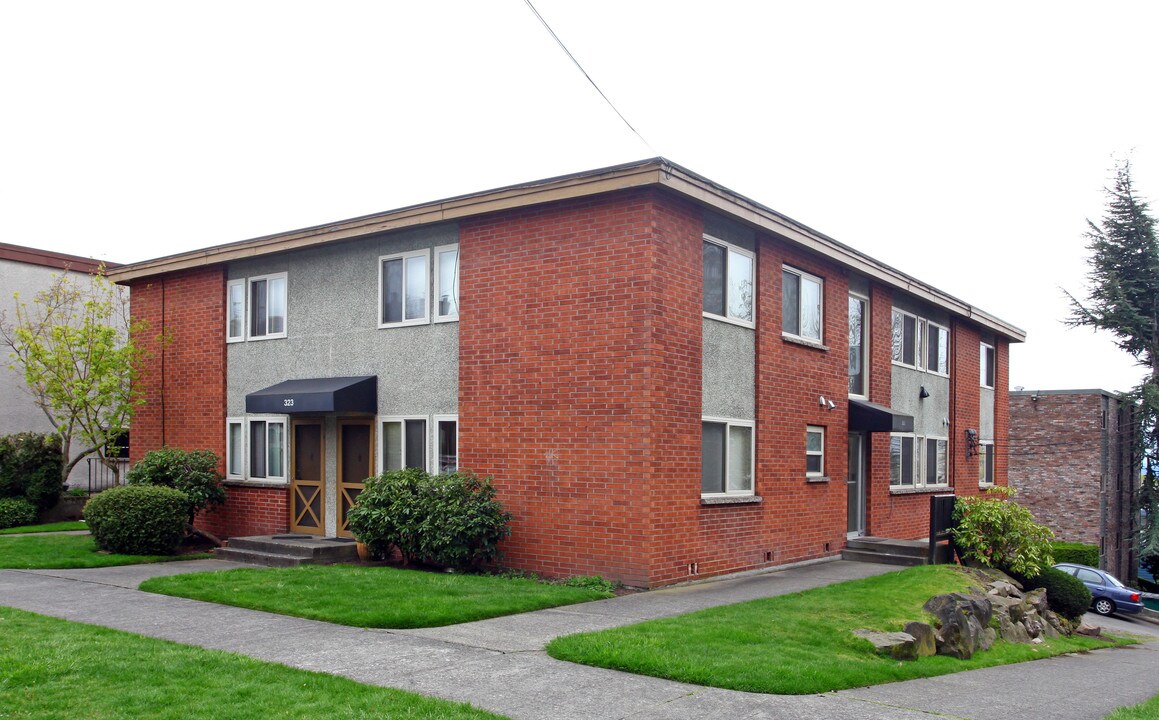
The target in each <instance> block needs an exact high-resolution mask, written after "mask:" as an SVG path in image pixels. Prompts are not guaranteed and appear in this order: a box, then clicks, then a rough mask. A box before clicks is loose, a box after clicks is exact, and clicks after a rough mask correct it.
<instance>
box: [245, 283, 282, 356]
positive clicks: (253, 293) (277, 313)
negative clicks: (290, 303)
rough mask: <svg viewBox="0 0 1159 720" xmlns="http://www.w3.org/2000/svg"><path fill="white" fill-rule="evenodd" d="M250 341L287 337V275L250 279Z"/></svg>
mask: <svg viewBox="0 0 1159 720" xmlns="http://www.w3.org/2000/svg"><path fill="white" fill-rule="evenodd" d="M249 304H250V308H249V339H250V340H261V339H266V338H280V337H285V336H286V274H285V273H281V274H278V275H265V276H262V277H253V278H250V279H249Z"/></svg>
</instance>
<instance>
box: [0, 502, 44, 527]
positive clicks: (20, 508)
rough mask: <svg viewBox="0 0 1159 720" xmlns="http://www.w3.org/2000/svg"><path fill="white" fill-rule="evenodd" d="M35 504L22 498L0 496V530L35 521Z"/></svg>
mask: <svg viewBox="0 0 1159 720" xmlns="http://www.w3.org/2000/svg"><path fill="white" fill-rule="evenodd" d="M36 514H37V513H36V506H35V505H33V504H32V503H31V502H29V501H28V500H25V499H24V498H0V530H3V529H4V528H13V527H20V526H22V525H31V524H32V523H34V522H36Z"/></svg>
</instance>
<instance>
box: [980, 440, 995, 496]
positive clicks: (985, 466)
mask: <svg viewBox="0 0 1159 720" xmlns="http://www.w3.org/2000/svg"><path fill="white" fill-rule="evenodd" d="M978 484H979V485H993V484H994V441H993V440H983V441H982V442H981V443H979V445H978Z"/></svg>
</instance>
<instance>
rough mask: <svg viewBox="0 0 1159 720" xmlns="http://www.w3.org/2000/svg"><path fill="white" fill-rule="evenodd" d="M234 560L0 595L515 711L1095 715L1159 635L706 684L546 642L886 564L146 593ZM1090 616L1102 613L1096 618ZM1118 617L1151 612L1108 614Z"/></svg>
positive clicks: (1108, 705)
mask: <svg viewBox="0 0 1159 720" xmlns="http://www.w3.org/2000/svg"><path fill="white" fill-rule="evenodd" d="M230 567H237V565H235V564H233V563H227V562H223V561H220V560H198V561H191V562H178V563H161V564H156V565H137V566H126V567H116V568H101V569H91V570H30V571H15V570H6V571H0V605H7V606H11V607H16V608H21V609H24V610H28V611H31V612H37V613H41V614H45V615H51V616H54V617H60V618H64V619H67V620H75V621H79V622H86V623H91V624H96V625H103V626H106V627H112V628H117V629H120V630H126V631H129V632H135V633H139V634H142V635H148V636H151V637H158V638H164V639H168V640H172V641H175V642H181V643H186V644H190V645H198V646H201V647H206V648H214V649H219V650H227V651H231V652H236V653H239V654H242V655H247V656H250V657H254V658H257V659H260V660H267V661H271V662H278V663H282V664H284V665H289V666H292V667H297V668H302V669H306V670H314V671H319V672H326V673H331V674H334V675H342V676H345V677H348V678H351V679H353V680H356V681H359V682H364V683H369V684H374V685H382V686H388V687H395V688H400V689H403V690H412V691H415V692H419V693H423V694H426V695H432V696H436V697H442V698H446V699H450V700H457V701H464V702H469V703H472V704H474V705H476V706H478V707H482V708H486V709H488V710H491V711H493V712H496V713H499V714H503V715H507V716H509V717H511V718H515V719H517V720H522V719H528V720H531V719H536V720H538V719H544V718H547V719H555V718H559V719H572V718H574V719H576V720H580V719H584V720H589V719H593V718H625V719H629V718H630V719H631V720H652V719H656V720H659V719H660V718H671V719H674V720H681V719H688V720H691V719H694V718H695V719H701V718H704V719H707V718H754V719H755V718H803V719H807V718H817V719H822V718H836V719H841V718H850V719H853V718H857V719H859V720H860V719H866V720H874V719H877V718H899V719H903V720H904V719H908V718H925V719H926V720H929V718H930V716H931V714H936V715H939V716H941V717H950V718H976V719H978V720H983V719H989V718H994V720H1008V719H1009V718H1011V717H1020V716H1026V717H1035V718H1041V719H1055V718H1057V719H1059V720H1062V719H1069V718H1074V719H1076V720H1077V719H1080V718H1082V719H1086V718H1101V717H1103V716H1105V715H1106V714H1107V713H1109V712H1110V711H1111V710H1113V709H1114V708H1115V707H1117V706H1119V705H1125V704H1134V703H1137V702H1141V701H1143V700H1145V699H1147V698H1149V697H1151V696H1152V695H1155V694H1159V648H1157V647H1153V646H1152V645H1142V646H1136V647H1132V648H1122V649H1110V650H1099V651H1095V652H1091V653H1086V654H1083V655H1072V656H1064V657H1059V658H1052V659H1047V660H1042V661H1037V662H1032V663H1023V664H1020V665H1008V666H1005V667H1000V668H990V669H987V670H976V671H972V672H964V673H957V674H954V675H946V676H942V677H937V678H929V679H924V680H912V681H908V682H902V683H893V684H889V685H881V686H876V687H871V688H864V689H858V690H846V691H841V692H836V693H827V694H825V695H813V696H773V695H758V694H752V693H742V692H736V691H731V690H719V689H715V688H704V687H700V686H695V685H689V684H685V683H677V682H671V681H667V680H660V679H657V678H649V677H642V676H636V675H630V674H627V673H621V672H616V671H612V670H604V669H600V668H590V667H585V666H581V665H573V664H571V663H565V662H560V661H557V660H553V659H552V658H549V657H548V656H547V655H546V653H544V652H543V650H542V647H543V645H544V643H545V642H546V641H547V640H548V639H550V638H552V637H555V636H557V635H563V634H568V633H572V632H579V631H583V630H594V629H601V628H607V627H614V626H617V625H624V624H629V623H634V622H638V621H640V620H645V619H650V618H654V617H663V616H668V615H675V614H680V613H684V612H689V611H691V610H697V609H701V608H704V607H711V606H714V605H722V604H728V603H734V602H740V601H743V600H748V599H752V598H756V597H767V596H773V595H781V594H785V593H790V592H796V591H798V590H803V589H807V588H812V587H819V586H823V585H828V584H831V583H834V582H840V581H842V580H847V579H853V578H858V577H866V576H869V575H876V574H881V573H885V572H891V571H893V570H896V568H893V567H890V566H884V565H873V564H866V563H850V562H844V561H835V562H826V563H819V564H815V565H808V566H802V567H796V568H791V569H786V570H781V571H777V572H771V573H766V574H761V575H754V576H749V577H743V578H734V579H729V580H722V581H717V582H709V583H702V584H697V585H687V586H681V587H675V588H667V589H663V590H655V591H651V592H647V593H639V594H636V595H628V596H624V597H619V598H613V599H609V600H600V601H597V602H592V603H585V604H582V605H573V606H570V607H566V608H556V609H553V610H542V611H538V612H534V613H527V614H524V615H518V616H510V617H506V618H496V619H492V620H484V621H480V622H475V623H467V624H464V625H457V626H451V627H446V628H435V629H427V630H405V631H403V630H365V629H358V628H349V627H343V626H337V625H330V624H328V623H322V622H315V621H310V620H301V619H298V618H291V617H284V616H279V615H272V614H269V613H263V612H258V611H253V610H244V609H241V608H232V607H226V606H220V605H212V604H209V603H202V602H197V601H193V600H185V599H181V598H171V597H165V596H160V595H151V594H148V593H142V592H139V591H137V590H135V588H136V586H137V584H138V583H139V582H141V580H143V579H145V578H147V577H152V576H155V575H162V574H173V573H181V572H195V571H203V570H215V569H227V568H230ZM1100 620H1101V619H1100ZM1103 624H1105V625H1107V626H1108V627H1111V625H1112V624H1114V625H1115V628H1114V629H1115V630H1118V631H1120V632H1122V631H1126V632H1134V633H1138V634H1151V635H1156V636H1159V628H1156V626H1154V625H1149V624H1147V623H1143V622H1137V621H1130V620H1125V621H1112V622H1109V623H1103ZM1123 624H1125V625H1123Z"/></svg>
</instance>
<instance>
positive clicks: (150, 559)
mask: <svg viewBox="0 0 1159 720" xmlns="http://www.w3.org/2000/svg"><path fill="white" fill-rule="evenodd" d="M208 557H213V556H212V555H208V554H205V553H199V554H196V555H116V554H113V553H102V552H99V551H98V550H97V544H96V541H94V540H93V538H92V536H91V535H26V536H22V537H0V568H7V569H11V570H48V569H62V568H97V567H112V566H114V565H139V564H141V563H154V562H169V561H173V560H197V559H201V558H208Z"/></svg>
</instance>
